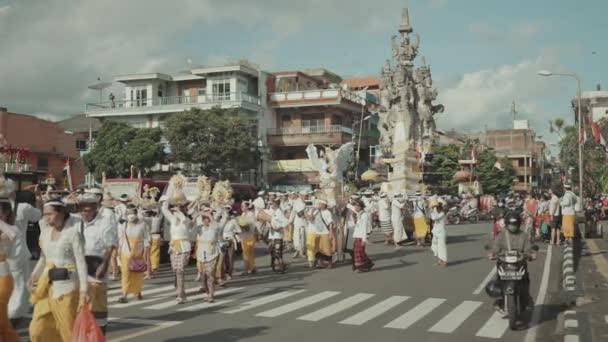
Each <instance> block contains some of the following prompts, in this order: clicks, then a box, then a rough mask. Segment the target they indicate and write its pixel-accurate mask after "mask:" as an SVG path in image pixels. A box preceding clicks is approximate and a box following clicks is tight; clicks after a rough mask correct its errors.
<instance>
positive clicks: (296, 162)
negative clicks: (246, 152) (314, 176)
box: [268, 159, 317, 172]
mask: <svg viewBox="0 0 608 342" xmlns="http://www.w3.org/2000/svg"><path fill="white" fill-rule="evenodd" d="M268 172H317V170H316V169H315V168H314V166H313V165H312V162H311V161H310V160H309V159H291V160H271V161H269V162H268Z"/></svg>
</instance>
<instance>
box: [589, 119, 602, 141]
mask: <svg viewBox="0 0 608 342" xmlns="http://www.w3.org/2000/svg"><path fill="white" fill-rule="evenodd" d="M589 119H590V120H589V121H591V131H592V132H593V139H594V140H595V143H596V144H601V143H602V134H601V133H600V128H599V126H598V125H597V123H596V122H595V121H593V120H592V119H591V118H589Z"/></svg>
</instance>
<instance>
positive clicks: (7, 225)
mask: <svg viewBox="0 0 608 342" xmlns="http://www.w3.org/2000/svg"><path fill="white" fill-rule="evenodd" d="M12 219H13V207H12V203H11V202H10V201H9V200H8V198H2V199H0V327H1V328H0V340H2V341H19V340H20V337H19V334H17V332H16V331H15V329H14V326H13V324H11V322H10V321H9V318H8V315H7V312H8V301H9V299H10V296H11V292H12V291H13V289H14V285H15V282H14V279H13V276H12V275H11V271H10V267H9V265H8V261H7V259H8V258H9V257H11V256H12V254H13V253H14V250H15V249H14V248H13V247H14V242H15V238H16V237H17V235H19V228H17V226H14V225H12V223H13V222H12Z"/></svg>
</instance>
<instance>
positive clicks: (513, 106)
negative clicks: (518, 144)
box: [511, 100, 517, 129]
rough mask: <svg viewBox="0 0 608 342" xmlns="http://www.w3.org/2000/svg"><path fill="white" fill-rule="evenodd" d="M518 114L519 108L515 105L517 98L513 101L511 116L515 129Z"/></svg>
mask: <svg viewBox="0 0 608 342" xmlns="http://www.w3.org/2000/svg"><path fill="white" fill-rule="evenodd" d="M516 115H517V109H516V107H515V100H513V102H512V103H511V116H512V117H513V119H512V122H513V129H515V116H516Z"/></svg>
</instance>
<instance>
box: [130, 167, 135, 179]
mask: <svg viewBox="0 0 608 342" xmlns="http://www.w3.org/2000/svg"><path fill="white" fill-rule="evenodd" d="M134 176H135V166H133V165H131V177H130V178H131V179H133V177H134Z"/></svg>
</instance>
